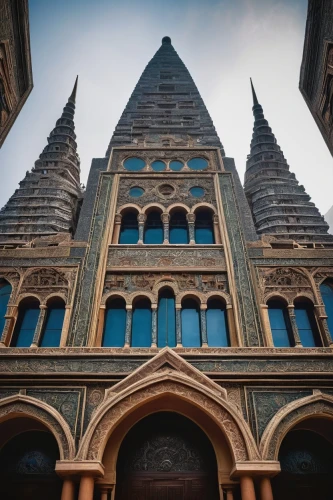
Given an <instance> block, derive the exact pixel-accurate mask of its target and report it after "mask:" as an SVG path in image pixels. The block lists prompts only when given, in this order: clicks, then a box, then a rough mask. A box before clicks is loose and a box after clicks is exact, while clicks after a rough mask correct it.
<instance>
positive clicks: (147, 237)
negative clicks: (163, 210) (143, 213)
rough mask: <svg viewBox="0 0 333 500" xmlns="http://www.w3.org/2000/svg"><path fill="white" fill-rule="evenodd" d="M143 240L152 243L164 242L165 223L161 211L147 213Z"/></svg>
mask: <svg viewBox="0 0 333 500" xmlns="http://www.w3.org/2000/svg"><path fill="white" fill-rule="evenodd" d="M143 241H144V243H146V244H151V245H160V244H161V243H163V223H162V219H161V214H160V213H159V212H150V213H149V214H148V215H147V220H146V225H145V231H144V238H143Z"/></svg>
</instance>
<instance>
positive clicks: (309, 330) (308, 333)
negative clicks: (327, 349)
mask: <svg viewBox="0 0 333 500" xmlns="http://www.w3.org/2000/svg"><path fill="white" fill-rule="evenodd" d="M295 316H296V324H297V328H298V333H299V336H300V339H301V343H302V346H303V347H316V346H320V342H319V338H318V337H319V335H318V330H317V327H316V320H315V318H314V314H313V310H311V306H310V305H309V304H302V303H299V304H295Z"/></svg>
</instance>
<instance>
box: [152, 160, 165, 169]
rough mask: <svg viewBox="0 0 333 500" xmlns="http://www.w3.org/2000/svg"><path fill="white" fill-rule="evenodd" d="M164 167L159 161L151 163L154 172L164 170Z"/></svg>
mask: <svg viewBox="0 0 333 500" xmlns="http://www.w3.org/2000/svg"><path fill="white" fill-rule="evenodd" d="M165 167H166V165H165V163H164V162H163V161H160V160H157V161H153V163H152V164H151V168H152V169H153V170H155V172H161V171H162V170H165Z"/></svg>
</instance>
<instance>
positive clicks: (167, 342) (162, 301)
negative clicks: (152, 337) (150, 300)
mask: <svg viewBox="0 0 333 500" xmlns="http://www.w3.org/2000/svg"><path fill="white" fill-rule="evenodd" d="M157 346H158V347H165V346H169V347H176V309H175V297H174V294H173V292H172V291H171V290H163V291H162V292H161V293H160V296H159V301H158V311H157Z"/></svg>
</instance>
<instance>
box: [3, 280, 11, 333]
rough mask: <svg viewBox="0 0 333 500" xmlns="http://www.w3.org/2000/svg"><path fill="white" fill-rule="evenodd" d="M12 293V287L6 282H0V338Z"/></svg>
mask: <svg viewBox="0 0 333 500" xmlns="http://www.w3.org/2000/svg"><path fill="white" fill-rule="evenodd" d="M11 293H12V286H11V285H10V284H9V283H8V282H7V281H5V280H1V281H0V336H1V333H2V330H3V329H4V326H5V321H6V320H5V314H6V312H7V305H8V302H9V298H10V294H11Z"/></svg>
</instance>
